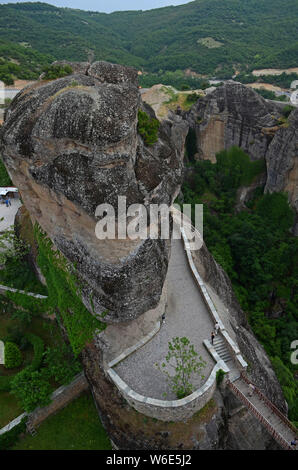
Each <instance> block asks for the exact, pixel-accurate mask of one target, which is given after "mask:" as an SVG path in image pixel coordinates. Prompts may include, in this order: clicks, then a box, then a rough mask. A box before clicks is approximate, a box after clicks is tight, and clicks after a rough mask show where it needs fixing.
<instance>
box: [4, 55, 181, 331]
mask: <svg viewBox="0 0 298 470" xmlns="http://www.w3.org/2000/svg"><path fill="white" fill-rule="evenodd" d="M85 65H86V64H83V65H82V67H79V66H78V67H76V71H79V72H80V73H75V74H72V75H69V76H67V77H64V78H61V79H57V80H54V81H52V82H46V83H45V82H42V81H40V82H38V83H36V84H34V85H33V86H31V87H27V88H26V89H24V90H23V91H22V92H21V93H19V94H18V96H17V97H16V98H15V99H14V100H13V102H12V104H11V106H10V108H9V109H8V111H7V113H6V118H5V123H4V125H3V127H2V129H1V136H0V137H1V150H2V154H3V158H4V162H5V165H6V167H7V169H8V172H9V174H10V176H11V178H12V180H13V182H14V184H15V185H16V186H18V188H19V190H20V193H21V196H22V198H23V201H24V203H25V205H26V207H27V208H28V210H29V212H30V215H31V218H32V220H33V222H35V221H37V222H38V223H39V224H40V226H41V227H42V229H43V230H44V231H45V232H46V233H47V235H48V236H49V237H50V239H51V240H52V241H53V243H54V245H55V246H56V247H57V248H58V249H59V250H60V251H61V252H62V253H63V255H64V256H65V257H66V258H67V259H68V260H69V261H70V262H71V263H73V264H74V265H75V266H76V269H77V273H78V276H79V278H80V281H81V284H82V286H83V288H82V299H83V302H84V304H85V305H86V307H87V308H88V309H89V311H90V312H91V313H94V314H95V315H98V316H100V315H101V314H102V313H103V312H106V311H108V313H107V315H106V317H105V321H107V322H111V323H113V322H123V321H129V320H132V319H134V318H136V317H138V316H139V315H141V314H143V313H144V312H146V311H147V310H149V309H151V308H154V307H155V306H156V305H157V304H158V302H159V299H160V295H161V292H162V287H163V283H164V279H165V276H166V272H167V266H168V259H169V253H170V246H169V241H167V240H162V239H157V240H153V239H149V238H146V239H144V240H129V239H124V240H119V239H116V240H107V239H106V240H99V239H98V238H96V236H95V226H96V223H97V221H98V219H97V218H96V216H95V210H96V207H97V206H98V205H100V204H102V203H109V204H111V205H112V206H113V207H114V209H115V212H116V215H118V196H125V197H126V198H127V206H129V205H131V204H144V205H145V206H146V207H149V204H150V203H156V204H160V203H165V204H167V205H170V204H171V203H172V201H173V199H174V198H175V196H176V195H177V193H178V192H179V189H180V185H181V182H182V174H183V148H184V139H185V135H186V133H187V129H188V126H187V124H186V123H185V122H183V121H182V118H181V117H179V116H174V115H173V116H172V119H171V120H167V121H164V122H163V123H161V125H160V128H159V132H158V140H157V142H156V143H154V145H151V146H149V147H147V146H146V145H145V143H144V141H143V139H142V138H141V136H140V135H138V132H137V123H138V111H139V110H140V109H141V110H143V111H144V112H146V113H147V114H149V115H150V117H155V115H154V112H153V111H152V109H151V108H149V107H148V106H147V105H144V104H143V103H142V101H141V97H140V93H139V89H138V86H137V72H136V70H134V69H132V68H129V67H123V66H120V65H115V64H109V63H107V62H96V63H94V64H92V65H91V66H89V67H87V68H86V66H85ZM148 223H149V221H148ZM90 299H92V305H91V302H90Z"/></svg>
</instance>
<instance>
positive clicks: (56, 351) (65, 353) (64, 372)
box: [45, 343, 81, 384]
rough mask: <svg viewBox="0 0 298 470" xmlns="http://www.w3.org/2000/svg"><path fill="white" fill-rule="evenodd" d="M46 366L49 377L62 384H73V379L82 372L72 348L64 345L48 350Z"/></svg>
mask: <svg viewBox="0 0 298 470" xmlns="http://www.w3.org/2000/svg"><path fill="white" fill-rule="evenodd" d="M45 364H46V367H47V371H48V373H49V376H51V377H53V378H54V379H55V381H56V382H58V383H60V384H67V383H69V382H71V381H72V379H73V377H74V376H75V375H76V374H78V373H79V372H80V371H81V365H80V363H79V361H78V360H77V359H76V358H75V357H74V355H73V353H72V350H71V347H70V346H68V345H66V344H64V343H63V344H62V345H59V346H57V347H52V348H47V349H46V351H45Z"/></svg>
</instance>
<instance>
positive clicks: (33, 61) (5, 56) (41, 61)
mask: <svg viewBox="0 0 298 470" xmlns="http://www.w3.org/2000/svg"><path fill="white" fill-rule="evenodd" d="M52 61H53V57H51V56H50V55H49V54H42V53H40V52H37V51H35V50H33V49H32V48H31V47H28V45H27V44H23V45H20V44H16V43H13V42H10V41H3V40H1V39H0V80H2V81H3V82H5V83H6V84H7V85H10V84H13V78H20V79H23V80H31V79H36V78H38V76H39V75H40V73H41V70H42V68H43V67H44V66H45V65H47V64H49V63H50V62H52Z"/></svg>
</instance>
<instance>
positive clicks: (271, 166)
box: [265, 109, 298, 235]
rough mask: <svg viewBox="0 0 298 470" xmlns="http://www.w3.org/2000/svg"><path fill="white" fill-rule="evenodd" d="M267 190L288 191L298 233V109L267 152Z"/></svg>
mask: <svg viewBox="0 0 298 470" xmlns="http://www.w3.org/2000/svg"><path fill="white" fill-rule="evenodd" d="M266 162H267V182H266V186H265V192H270V193H271V192H275V191H286V192H287V193H288V195H289V200H290V202H291V204H292V206H293V208H294V209H295V211H296V221H295V225H294V233H295V235H298V109H295V110H293V111H292V112H291V114H290V116H289V119H288V125H287V127H283V128H281V129H279V130H278V131H277V132H276V134H275V136H274V139H273V140H272V142H271V143H270V145H269V148H268V151H267V153H266Z"/></svg>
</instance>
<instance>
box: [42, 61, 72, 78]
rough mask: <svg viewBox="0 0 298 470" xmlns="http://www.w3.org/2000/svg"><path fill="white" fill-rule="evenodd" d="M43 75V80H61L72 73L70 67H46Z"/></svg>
mask: <svg viewBox="0 0 298 470" xmlns="http://www.w3.org/2000/svg"><path fill="white" fill-rule="evenodd" d="M43 72H44V75H43V80H55V79H56V78H62V77H65V76H66V75H70V74H71V73H72V68H71V67H70V65H54V64H52V65H48V66H47V67H45V68H44V69H43Z"/></svg>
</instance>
